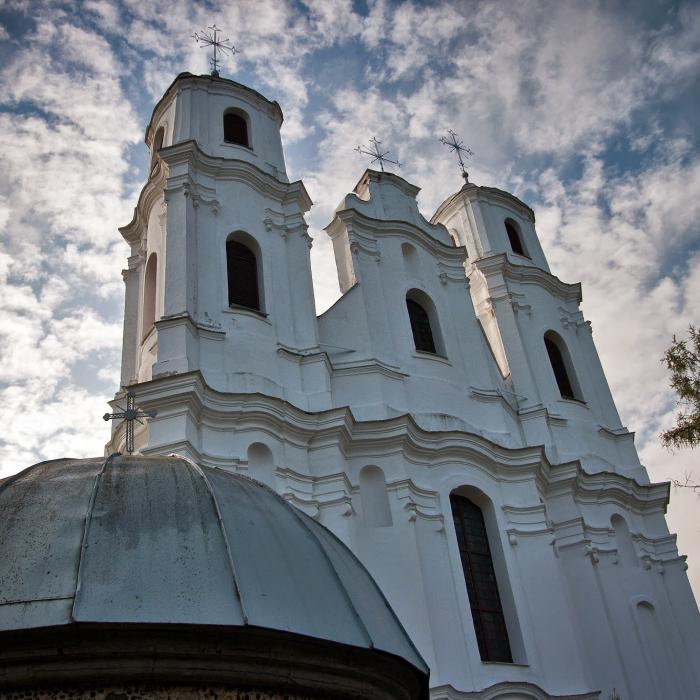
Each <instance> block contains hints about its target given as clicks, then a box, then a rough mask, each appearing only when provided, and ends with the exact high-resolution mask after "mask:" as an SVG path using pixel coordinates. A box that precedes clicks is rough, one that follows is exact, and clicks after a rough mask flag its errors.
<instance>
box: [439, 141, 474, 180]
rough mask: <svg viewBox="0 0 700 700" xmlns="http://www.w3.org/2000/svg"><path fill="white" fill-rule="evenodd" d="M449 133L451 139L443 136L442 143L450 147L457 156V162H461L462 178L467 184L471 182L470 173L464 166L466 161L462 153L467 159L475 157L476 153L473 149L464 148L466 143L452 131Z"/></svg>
mask: <svg viewBox="0 0 700 700" xmlns="http://www.w3.org/2000/svg"><path fill="white" fill-rule="evenodd" d="M447 133H448V134H449V135H450V138H449V139H448V138H446V137H445V136H443V137H442V138H441V139H440V143H443V144H445V146H449V148H450V150H451V151H454V152H455V153H456V154H457V160H458V161H459V167H460V168H461V169H462V177H463V178H464V181H465V182H469V173H468V172H467V168H466V166H465V165H464V160H463V159H462V153H464V155H465V157H466V158H469V157H471V156H473V155H474V151H472V150H471V148H467V147H466V146H464V145H463V144H464V142H463V141H461V140H460V138H459V136H458V135H457V134H456V133H455V132H454V131H452V129H448V130H447Z"/></svg>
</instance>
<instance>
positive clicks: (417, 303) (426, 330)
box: [406, 289, 442, 355]
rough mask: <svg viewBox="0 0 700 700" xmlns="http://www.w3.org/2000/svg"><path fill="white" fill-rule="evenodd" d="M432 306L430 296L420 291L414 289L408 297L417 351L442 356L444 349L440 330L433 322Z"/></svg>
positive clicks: (409, 316)
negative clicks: (441, 343)
mask: <svg viewBox="0 0 700 700" xmlns="http://www.w3.org/2000/svg"><path fill="white" fill-rule="evenodd" d="M431 306H432V302H431V301H430V299H429V298H428V296H427V295H426V294H425V293H423V292H421V291H420V290H418V289H412V290H410V291H409V292H408V294H407V295H406V308H407V309H408V318H409V320H410V322H411V332H412V333H413V342H414V343H415V346H416V350H419V351H420V352H429V353H432V354H434V355H437V354H442V347H441V345H440V338H439V336H438V329H437V327H436V326H435V323H432V322H431V314H430V310H431V309H430V307H431ZM433 315H434V314H433Z"/></svg>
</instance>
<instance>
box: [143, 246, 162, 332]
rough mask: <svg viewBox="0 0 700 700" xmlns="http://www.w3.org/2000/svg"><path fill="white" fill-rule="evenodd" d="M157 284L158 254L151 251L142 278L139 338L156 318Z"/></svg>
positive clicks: (147, 330) (148, 330)
mask: <svg viewBox="0 0 700 700" xmlns="http://www.w3.org/2000/svg"><path fill="white" fill-rule="evenodd" d="M157 284H158V256H157V255H156V254H155V253H151V254H150V256H149V257H148V261H147V262H146V270H145V272H144V280H143V313H142V315H141V338H142V339H143V338H145V337H146V336H147V335H148V334H149V333H150V331H151V328H153V324H154V323H155V320H156V304H157V303H158V297H157V295H156V291H157Z"/></svg>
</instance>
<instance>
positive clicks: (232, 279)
mask: <svg viewBox="0 0 700 700" xmlns="http://www.w3.org/2000/svg"><path fill="white" fill-rule="evenodd" d="M226 263H227V267H228V303H229V305H233V304H235V305H238V306H246V307H247V308H249V309H255V310H256V311H260V294H259V292H258V264H257V260H256V259H255V253H253V251H252V250H250V248H248V247H247V246H245V245H243V243H239V242H238V241H227V243H226Z"/></svg>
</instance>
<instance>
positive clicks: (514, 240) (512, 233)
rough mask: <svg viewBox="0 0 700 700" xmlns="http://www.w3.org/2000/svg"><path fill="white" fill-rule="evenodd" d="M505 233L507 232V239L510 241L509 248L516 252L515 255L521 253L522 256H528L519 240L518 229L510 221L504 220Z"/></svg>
mask: <svg viewBox="0 0 700 700" xmlns="http://www.w3.org/2000/svg"><path fill="white" fill-rule="evenodd" d="M505 225H506V233H507V234H508V240H509V241H510V247H511V250H512V251H513V252H514V253H516V254H517V255H522V256H524V257H526V258H527V257H530V256H529V255H528V254H527V253H526V252H525V248H524V247H523V242H522V241H521V240H520V234H519V233H518V229H516V228H515V226H514V225H513V224H512V223H511V222H510V221H506V222H505Z"/></svg>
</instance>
